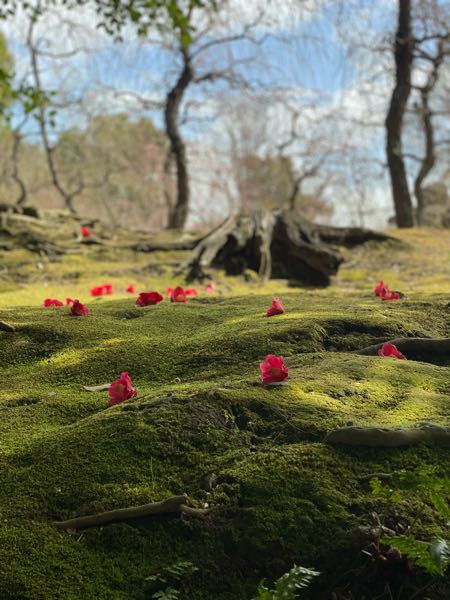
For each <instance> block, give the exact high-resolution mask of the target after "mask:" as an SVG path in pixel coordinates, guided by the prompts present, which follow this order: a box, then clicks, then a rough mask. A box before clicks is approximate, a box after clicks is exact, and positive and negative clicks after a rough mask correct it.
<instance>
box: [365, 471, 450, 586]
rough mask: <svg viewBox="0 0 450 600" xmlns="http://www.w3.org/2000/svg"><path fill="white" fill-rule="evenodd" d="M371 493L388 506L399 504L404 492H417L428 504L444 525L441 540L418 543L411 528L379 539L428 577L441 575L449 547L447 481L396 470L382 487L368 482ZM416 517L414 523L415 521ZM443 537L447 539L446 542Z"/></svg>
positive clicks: (449, 483)
mask: <svg viewBox="0 0 450 600" xmlns="http://www.w3.org/2000/svg"><path fill="white" fill-rule="evenodd" d="M370 485H371V488H372V491H373V493H374V494H375V495H376V496H379V497H383V498H386V499H387V500H389V501H390V502H391V503H393V504H395V503H400V502H402V500H404V497H405V493H408V491H409V492H413V493H417V492H420V495H421V497H423V498H424V501H425V502H426V503H429V504H431V505H432V506H433V507H434V509H435V510H436V512H437V513H438V514H439V515H440V516H441V517H442V519H443V521H444V523H445V525H444V528H443V537H437V538H435V539H433V540H431V541H429V542H427V541H422V540H419V539H417V538H416V537H415V535H414V534H413V533H412V530H413V526H414V523H413V525H412V526H411V527H410V529H409V531H408V533H407V534H406V535H401V536H390V537H382V538H381V540H380V541H381V542H382V543H383V544H387V545H390V546H395V547H396V548H398V549H399V550H400V552H403V553H404V554H406V555H407V556H409V557H410V558H412V559H413V560H414V562H415V563H416V564H417V565H418V566H419V567H422V568H423V569H424V570H425V571H427V573H429V574H430V575H443V574H444V573H445V571H446V569H447V567H448V565H449V563H450V545H449V536H448V527H449V525H450V506H449V504H448V501H447V500H446V497H448V494H449V492H450V479H449V478H447V477H437V476H436V474H435V473H434V472H433V471H431V470H425V469H417V470H416V471H413V472H406V471H400V472H397V473H394V474H393V476H392V478H391V479H390V480H389V484H388V485H387V484H383V483H382V482H381V480H380V479H378V478H374V479H372V480H371V481H370ZM419 517H420V515H418V516H417V517H416V519H415V521H414V522H416V521H417V520H418V518H419ZM446 538H447V539H446Z"/></svg>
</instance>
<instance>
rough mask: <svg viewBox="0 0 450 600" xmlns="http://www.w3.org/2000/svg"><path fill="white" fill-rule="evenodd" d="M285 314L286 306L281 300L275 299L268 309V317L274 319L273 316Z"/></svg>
mask: <svg viewBox="0 0 450 600" xmlns="http://www.w3.org/2000/svg"><path fill="white" fill-rule="evenodd" d="M283 313H284V305H283V303H282V302H281V300H280V299H279V298H274V299H273V300H272V304H271V305H270V307H269V308H268V309H267V312H266V315H267V316H268V317H273V315H282V314H283Z"/></svg>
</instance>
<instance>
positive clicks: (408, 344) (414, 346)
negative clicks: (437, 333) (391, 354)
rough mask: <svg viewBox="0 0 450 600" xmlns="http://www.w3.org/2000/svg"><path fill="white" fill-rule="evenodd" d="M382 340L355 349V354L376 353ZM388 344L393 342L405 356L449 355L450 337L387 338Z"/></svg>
mask: <svg viewBox="0 0 450 600" xmlns="http://www.w3.org/2000/svg"><path fill="white" fill-rule="evenodd" d="M383 343H384V342H382V343H380V344H374V345H373V346H367V347H366V348H362V349H361V350H355V353H356V354H364V355H369V356H371V355H376V354H377V353H378V350H379V349H380V348H381V346H382V345H383ZM389 343H390V344H394V346H396V347H397V348H398V349H399V350H400V352H402V353H403V354H405V355H406V357H407V358H410V357H413V356H415V355H419V356H424V355H427V354H439V355H441V356H442V355H444V354H449V355H450V338H443V339H433V338H395V339H393V340H389Z"/></svg>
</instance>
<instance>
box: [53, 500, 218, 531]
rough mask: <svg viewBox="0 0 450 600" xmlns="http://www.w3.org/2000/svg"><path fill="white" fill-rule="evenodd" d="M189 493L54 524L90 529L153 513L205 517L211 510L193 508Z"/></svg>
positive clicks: (58, 526)
mask: <svg viewBox="0 0 450 600" xmlns="http://www.w3.org/2000/svg"><path fill="white" fill-rule="evenodd" d="M186 500H187V495H186V494H183V495H182V496H172V497H171V498H167V499H166V500H161V501H160V502H151V503H150V504H142V505H141V506H132V507H128V508H118V509H115V510H109V511H107V512H103V513H98V514H96V515H87V516H85V517H75V518H74V519H69V520H67V521H55V522H54V523H53V525H54V526H55V527H57V528H58V529H89V528H90V527H101V526H104V525H111V524H112V523H123V522H124V521H129V520H132V519H138V518H142V517H149V516H152V515H166V514H178V515H188V516H190V517H203V516H205V515H206V514H207V513H208V512H209V511H208V509H204V508H191V507H190V506H187V505H186V504H185V502H186Z"/></svg>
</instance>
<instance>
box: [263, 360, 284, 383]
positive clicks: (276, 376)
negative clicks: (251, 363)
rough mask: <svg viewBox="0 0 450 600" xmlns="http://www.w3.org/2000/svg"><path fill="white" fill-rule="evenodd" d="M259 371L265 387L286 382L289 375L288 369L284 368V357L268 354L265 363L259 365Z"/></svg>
mask: <svg viewBox="0 0 450 600" xmlns="http://www.w3.org/2000/svg"><path fill="white" fill-rule="evenodd" d="M259 370H260V371H261V383H262V384H263V385H268V384H271V383H279V382H280V381H284V380H285V379H287V377H288V374H289V371H288V368H287V367H285V366H284V363H283V357H282V356H275V354H268V355H267V356H266V358H265V359H264V362H262V363H260V364H259Z"/></svg>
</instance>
